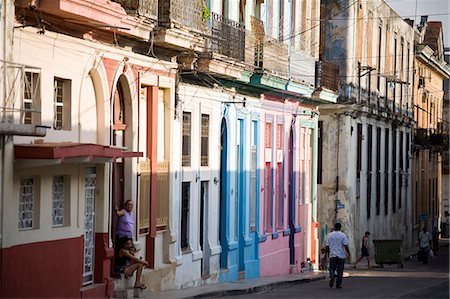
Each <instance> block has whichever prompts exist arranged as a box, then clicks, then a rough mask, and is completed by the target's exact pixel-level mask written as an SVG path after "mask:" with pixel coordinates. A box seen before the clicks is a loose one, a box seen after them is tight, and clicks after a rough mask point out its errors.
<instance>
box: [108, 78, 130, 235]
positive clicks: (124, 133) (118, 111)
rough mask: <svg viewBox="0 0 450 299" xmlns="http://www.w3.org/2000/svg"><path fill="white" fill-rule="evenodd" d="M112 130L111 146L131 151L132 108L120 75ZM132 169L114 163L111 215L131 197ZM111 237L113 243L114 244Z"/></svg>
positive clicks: (114, 223)
mask: <svg viewBox="0 0 450 299" xmlns="http://www.w3.org/2000/svg"><path fill="white" fill-rule="evenodd" d="M111 108H112V128H111V138H110V142H111V145H113V146H116V147H123V148H128V149H132V148H133V146H132V145H133V143H132V130H133V128H132V125H131V124H132V106H131V92H130V87H129V84H128V80H127V77H126V76H125V75H121V76H120V77H119V79H118V80H117V84H116V89H115V91H114V95H113V99H112V106H111ZM131 180H132V169H131V163H126V162H125V159H123V158H118V159H116V160H115V161H114V167H113V190H112V194H113V205H112V207H111V215H115V211H114V208H115V207H117V208H119V209H120V208H121V207H123V204H124V202H125V201H126V200H128V199H132V198H131V197H130V196H131V194H132V193H131ZM115 225H116V222H115V217H114V218H113V221H112V228H111V231H112V232H114V234H113V235H115ZM115 241H116V240H114V237H113V242H115Z"/></svg>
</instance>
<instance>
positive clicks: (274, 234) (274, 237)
mask: <svg viewBox="0 0 450 299" xmlns="http://www.w3.org/2000/svg"><path fill="white" fill-rule="evenodd" d="M276 238H278V232H272V240H273V239H276Z"/></svg>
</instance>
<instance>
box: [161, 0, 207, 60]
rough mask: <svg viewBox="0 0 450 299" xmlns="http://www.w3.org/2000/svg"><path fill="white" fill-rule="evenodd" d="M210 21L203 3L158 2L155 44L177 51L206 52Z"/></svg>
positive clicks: (190, 1) (162, 0) (194, 1)
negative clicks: (208, 22) (208, 23)
mask: <svg viewBox="0 0 450 299" xmlns="http://www.w3.org/2000/svg"><path fill="white" fill-rule="evenodd" d="M154 1H157V0H154ZM208 19H209V10H208V8H207V7H206V6H204V4H203V2H202V1H198V0H158V27H157V30H155V35H154V43H155V44H156V45H159V46H161V47H164V48H171V49H173V50H176V51H192V50H193V51H196V52H204V50H205V46H206V38H207V21H208Z"/></svg>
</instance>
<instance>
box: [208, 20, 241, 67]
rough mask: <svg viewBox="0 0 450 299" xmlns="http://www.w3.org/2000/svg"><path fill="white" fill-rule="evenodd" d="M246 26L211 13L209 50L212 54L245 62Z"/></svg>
mask: <svg viewBox="0 0 450 299" xmlns="http://www.w3.org/2000/svg"><path fill="white" fill-rule="evenodd" d="M244 47H245V26H244V25H242V24H240V23H239V22H236V21H232V20H230V19H228V18H225V17H224V16H222V15H219V14H216V13H214V12H213V13H211V37H210V39H209V49H210V50H211V51H212V52H215V53H218V54H221V55H225V56H228V57H231V58H234V59H236V60H239V61H244V54H245V53H244V50H245V48H244Z"/></svg>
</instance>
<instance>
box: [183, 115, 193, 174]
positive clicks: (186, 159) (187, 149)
mask: <svg viewBox="0 0 450 299" xmlns="http://www.w3.org/2000/svg"><path fill="white" fill-rule="evenodd" d="M181 163H182V166H191V112H183V144H182V162H181Z"/></svg>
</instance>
